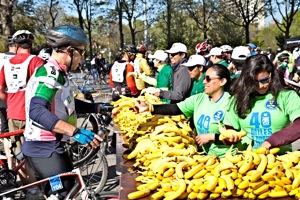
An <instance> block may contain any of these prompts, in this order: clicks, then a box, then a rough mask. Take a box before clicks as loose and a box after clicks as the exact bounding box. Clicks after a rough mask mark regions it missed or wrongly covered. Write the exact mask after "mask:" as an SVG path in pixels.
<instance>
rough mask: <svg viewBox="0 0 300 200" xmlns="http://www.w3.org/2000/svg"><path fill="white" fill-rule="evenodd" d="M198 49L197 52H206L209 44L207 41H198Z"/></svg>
mask: <svg viewBox="0 0 300 200" xmlns="http://www.w3.org/2000/svg"><path fill="white" fill-rule="evenodd" d="M195 49H196V53H197V54H199V53H201V52H205V51H208V45H207V42H201V43H198V44H197V45H196V47H195Z"/></svg>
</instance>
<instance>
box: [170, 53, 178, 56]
mask: <svg viewBox="0 0 300 200" xmlns="http://www.w3.org/2000/svg"><path fill="white" fill-rule="evenodd" d="M178 54H179V53H169V55H170V56H172V57H174V56H176V55H178Z"/></svg>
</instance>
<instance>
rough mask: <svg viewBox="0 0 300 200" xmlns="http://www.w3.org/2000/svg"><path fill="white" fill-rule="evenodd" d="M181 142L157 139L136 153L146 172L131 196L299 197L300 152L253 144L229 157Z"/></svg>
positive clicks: (203, 197) (227, 154)
mask: <svg viewBox="0 0 300 200" xmlns="http://www.w3.org/2000/svg"><path fill="white" fill-rule="evenodd" d="M157 131H159V130H157ZM160 134H163V132H160ZM149 139H150V140H152V139H151V137H149V138H148V140H149ZM161 143H162V144H161ZM180 144H182V143H179V144H177V146H168V145H167V144H165V143H164V142H160V141H152V144H150V143H149V148H148V149H147V150H145V151H146V153H145V154H144V155H143V156H141V157H138V156H137V157H136V166H139V167H138V169H140V170H143V171H141V172H140V173H141V175H140V176H138V177H137V178H136V181H137V182H141V183H142V184H141V185H140V186H138V187H137V191H135V192H132V193H130V194H129V195H128V198H129V199H138V198H141V197H144V196H148V195H151V198H152V199H166V200H171V199H206V198H211V199H216V198H229V197H235V198H248V199H265V198H279V197H288V196H295V197H296V198H299V197H300V173H299V172H300V171H299V169H300V164H299V161H300V151H294V152H287V153H286V154H284V155H276V154H277V153H278V152H279V148H273V149H270V150H267V149H265V148H259V149H256V150H252V146H251V145H249V147H248V148H247V150H245V151H242V152H239V153H238V154H236V155H233V154H232V147H231V148H230V149H229V150H228V151H227V152H226V155H225V157H224V158H218V157H216V156H208V155H201V154H199V153H198V152H196V151H194V150H192V147H191V144H189V145H187V144H185V145H184V147H183V148H181V147H180V146H179V145H180ZM155 147H156V148H157V149H156V150H155ZM160 148H161V149H160ZM137 163H138V164H137Z"/></svg>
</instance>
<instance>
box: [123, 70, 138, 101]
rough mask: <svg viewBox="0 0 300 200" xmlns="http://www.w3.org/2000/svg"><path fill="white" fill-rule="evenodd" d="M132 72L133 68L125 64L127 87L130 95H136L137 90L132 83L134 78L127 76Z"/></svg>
mask: <svg viewBox="0 0 300 200" xmlns="http://www.w3.org/2000/svg"><path fill="white" fill-rule="evenodd" d="M130 72H134V68H133V66H132V65H131V64H127V67H126V83H127V86H128V87H129V89H130V91H131V94H133V95H137V94H139V90H138V89H137V87H136V85H135V81H134V76H127V74H128V73H130Z"/></svg>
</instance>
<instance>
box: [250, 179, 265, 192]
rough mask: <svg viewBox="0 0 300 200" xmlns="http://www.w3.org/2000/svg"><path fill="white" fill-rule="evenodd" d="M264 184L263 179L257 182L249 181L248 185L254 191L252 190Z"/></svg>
mask: <svg viewBox="0 0 300 200" xmlns="http://www.w3.org/2000/svg"><path fill="white" fill-rule="evenodd" d="M264 184H265V182H264V181H258V182H254V183H250V184H249V187H250V188H251V189H252V190H253V191H254V190H256V189H257V188H259V187H261V186H262V185H264Z"/></svg>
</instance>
